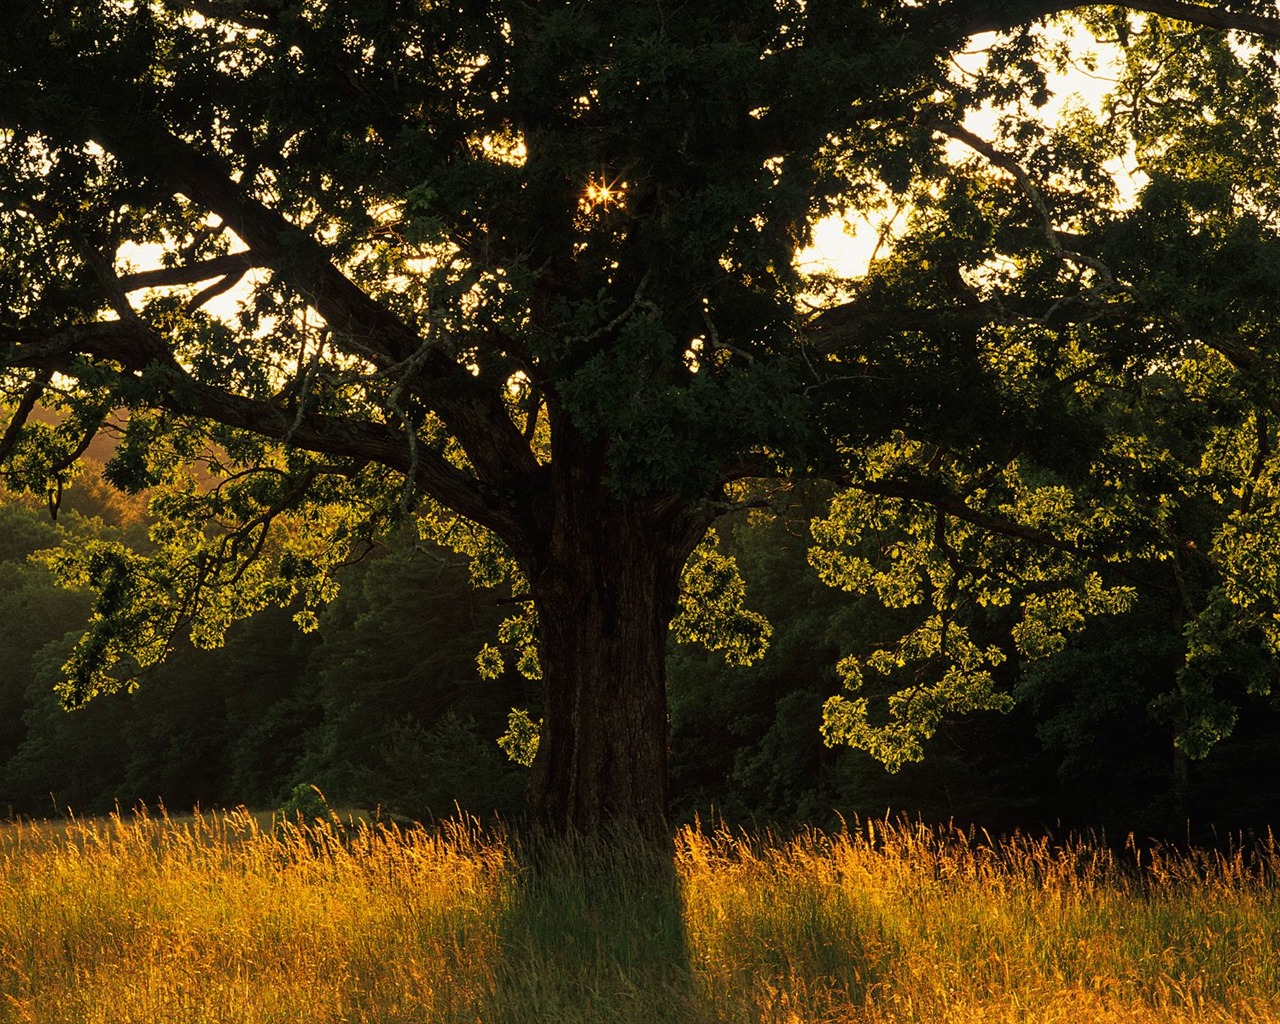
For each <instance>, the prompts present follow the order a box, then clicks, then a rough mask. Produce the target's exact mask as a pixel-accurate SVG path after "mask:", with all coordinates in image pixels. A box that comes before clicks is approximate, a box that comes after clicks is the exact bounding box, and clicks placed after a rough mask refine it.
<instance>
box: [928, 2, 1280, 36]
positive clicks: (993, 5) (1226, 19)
mask: <svg viewBox="0 0 1280 1024" xmlns="http://www.w3.org/2000/svg"><path fill="white" fill-rule="evenodd" d="M1094 6H1097V5H1096V4H1090V3H1079V2H1073V0H1010V2H1007V3H999V2H992V0H952V2H951V3H949V4H947V5H946V7H947V8H950V10H951V11H952V12H953V17H954V18H955V21H956V23H957V24H958V25H960V26H961V29H962V31H963V32H964V33H965V35H970V36H973V35H978V34H979V33H982V32H1000V31H1004V30H1005V29H1011V28H1016V27H1017V26H1019V25H1024V24H1026V23H1027V22H1029V21H1035V20H1036V19H1037V18H1043V17H1046V16H1048V15H1050V14H1061V13H1063V12H1065V11H1074V10H1078V9H1080V8H1082V7H1094ZM1114 6H1116V7H1123V8H1127V9H1128V10H1131V11H1142V12H1144V13H1146V14H1155V15H1158V16H1159V17H1162V18H1173V19H1175V20H1177V21H1185V22H1189V23H1190V24H1192V25H1203V26H1204V27H1206V28H1218V29H1236V30H1238V31H1240V32H1248V33H1251V34H1253V35H1258V36H1269V37H1271V38H1275V39H1280V18H1270V17H1262V16H1260V15H1257V14H1243V13H1240V12H1237V11H1225V10H1223V9H1222V8H1221V7H1217V6H1214V7H1206V6H1205V5H1204V4H1195V3H1186V2H1184V0H1137V2H1135V3H1125V4H1115V5H1114Z"/></svg>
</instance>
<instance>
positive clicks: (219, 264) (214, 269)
mask: <svg viewBox="0 0 1280 1024" xmlns="http://www.w3.org/2000/svg"><path fill="white" fill-rule="evenodd" d="M261 265H262V263H261V261H260V260H258V259H256V258H255V256H254V254H253V253H252V252H237V253H232V254H231V255H230V256H215V257H214V258H213V259H210V260H203V261H202V262H200V263H191V264H187V265H186V266H181V267H159V268H157V269H155V270H140V271H138V272H137V273H134V274H125V275H124V276H123V277H121V278H120V286H121V287H122V288H123V289H124V290H125V291H126V292H136V291H140V290H142V289H143V288H167V287H171V286H173V285H180V284H196V283H198V282H200V281H212V280H213V279H214V278H215V277H229V276H231V275H232V274H242V273H244V271H246V270H250V269H252V268H253V267H257V266H261Z"/></svg>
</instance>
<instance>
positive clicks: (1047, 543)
mask: <svg viewBox="0 0 1280 1024" xmlns="http://www.w3.org/2000/svg"><path fill="white" fill-rule="evenodd" d="M847 485H848V486H850V487H852V488H854V489H855V490H859V491H863V492H865V493H867V494H877V495H881V496H883V497H886V498H897V499H899V500H902V501H915V502H919V503H920V504H922V505H928V506H929V507H931V508H934V509H936V510H937V511H939V512H941V513H943V514H944V515H948V516H951V517H952V518H953V519H958V520H960V521H961V522H964V523H969V524H970V525H971V526H976V527H978V529H980V530H984V531H986V532H987V533H992V534H996V535H997V536H1002V537H1009V538H1011V539H1013V540H1019V541H1024V542H1026V543H1029V544H1034V545H1037V546H1039V547H1045V548H1049V549H1051V550H1054V551H1062V552H1064V553H1066V554H1071V555H1076V556H1078V557H1080V558H1083V559H1086V560H1088V561H1090V562H1092V563H1094V564H1095V565H1098V566H1099V567H1102V568H1105V569H1106V570H1108V571H1109V572H1113V573H1115V574H1116V575H1117V576H1118V577H1120V578H1121V579H1124V580H1128V581H1129V582H1130V583H1133V584H1135V585H1138V586H1142V587H1151V586H1153V584H1152V582H1151V581H1150V580H1149V579H1145V578H1142V577H1139V576H1137V575H1136V574H1134V573H1133V572H1132V570H1130V569H1128V568H1127V567H1126V566H1124V565H1121V564H1119V563H1118V562H1117V560H1116V558H1115V556H1114V555H1111V554H1108V553H1107V552H1105V551H1102V550H1099V549H1097V548H1093V547H1090V546H1088V545H1085V544H1081V543H1080V542H1079V541H1077V540H1068V539H1066V538H1064V537H1059V536H1058V535H1057V534H1054V533H1050V532H1049V531H1047V530H1041V529H1037V528H1036V527H1033V526H1026V525H1024V524H1022V523H1019V522H1015V521H1013V520H1010V519H1005V518H1003V517H1001V516H993V515H990V514H989V513H986V512H981V511H979V510H978V509H975V508H970V507H969V506H968V505H966V504H965V503H964V501H963V500H961V499H960V498H959V497H958V496H956V495H951V494H947V493H945V492H943V491H941V490H939V489H937V488H935V487H930V486H928V485H922V483H913V482H910V481H905V480H865V481H849V482H847Z"/></svg>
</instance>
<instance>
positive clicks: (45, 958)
mask: <svg viewBox="0 0 1280 1024" xmlns="http://www.w3.org/2000/svg"><path fill="white" fill-rule="evenodd" d="M675 853H676V856H675V858H674V861H671V860H667V859H664V858H659V857H654V856H651V855H647V854H645V853H644V852H643V851H642V850H641V849H640V848H639V847H632V846H627V845H625V844H617V845H613V846H605V845H599V846H594V847H591V846H584V847H579V848H576V849H574V850H572V851H566V850H564V849H557V850H547V849H543V850H542V851H541V852H540V853H539V855H538V856H536V857H532V856H529V855H528V854H526V853H525V852H523V850H522V848H521V847H520V846H519V844H517V843H515V842H513V841H511V840H510V839H508V838H506V837H504V836H503V835H501V834H495V833H493V832H484V831H482V830H480V829H479V828H477V827H476V826H474V825H473V824H471V823H453V824H447V825H445V826H444V827H443V828H441V829H440V830H438V831H437V832H427V831H424V830H417V829H413V830H404V829H400V828H397V827H394V826H393V827H388V828H382V827H377V828H370V827H367V826H360V827H357V828H353V829H350V828H349V829H345V830H344V829H342V828H341V827H339V826H338V825H336V824H335V823H332V822H318V823H316V824H315V825H314V826H312V827H308V828H306V829H297V828H289V829H286V830H283V831H276V832H272V831H271V830H270V829H269V828H264V827H263V825H262V824H261V819H259V818H255V817H254V816H252V815H250V814H249V813H248V812H245V811H237V812H230V813H226V814H216V815H205V816H196V817H194V818H187V819H183V820H181V821H179V820H170V819H167V818H165V817H163V816H162V817H132V818H112V819H110V820H105V819H104V820H97V821H88V822H82V823H73V824H71V825H69V826H66V825H64V826H58V827H55V826H46V825H39V826H37V825H15V826H5V827H2V828H0V1021H3V1022H6V1024H7V1022H11V1021H12V1022H18V1021H31V1022H39V1024H57V1022H67V1024H71V1022H75V1024H81V1022H85V1024H94V1022H101V1024H106V1022H139V1024H141V1022H147V1024H152V1022H169V1021H173V1022H184V1024H185V1022H211V1024H212V1022H219V1024H221V1022H245V1024H250V1022H252V1024H268V1022H285V1021H289V1022H294V1021H305V1022H313V1021H315V1022H320V1021H323V1022H340V1021H351V1022H356V1021H363V1022H379V1024H392V1022H396V1024H401V1022H404V1024H407V1022H424V1024H425V1022H436V1021H441V1022H461V1021H466V1022H477V1021H484V1022H489V1021H493V1022H518V1021H519V1022H523V1021H528V1022H534V1021H537V1022H548V1021H550V1022H572V1021H582V1022H585V1021H601V1022H604V1021H608V1022H615V1021H616V1022H637V1024H639V1022H645V1024H652V1022H666V1021H673V1022H685V1021H688V1022H702V1021H743V1022H746V1021H752V1022H755V1021H767V1022H779V1024H782V1022H787V1024H793V1022H802V1021H804V1022H808V1021H865V1022H875V1024H887V1022H920V1024H925V1022H928V1024H936V1022H952V1024H961V1022H974V1024H976V1022H979V1021H982V1022H988V1021H994V1022H1014V1021H1027V1022H1032V1021H1034V1022H1055V1021H1061V1022H1063V1024H1066V1022H1072V1024H1074V1022H1078V1021H1102V1022H1107V1021H1116V1022H1120V1021H1124V1022H1152V1024H1155V1022H1161V1024H1168V1022H1174V1024H1176V1022H1207V1021H1217V1022H1225V1021H1280V952H1277V949H1278V947H1280V883H1278V882H1277V869H1280V849H1277V848H1276V847H1275V846H1274V845H1265V844H1264V845H1263V846H1262V847H1260V848H1258V849H1255V850H1250V851H1247V852H1246V851H1242V852H1240V853H1239V854H1237V855H1235V856H1219V855H1216V854H1215V855H1209V854H1204V855H1192V856H1177V855H1174V854H1171V853H1168V852H1162V851H1160V850H1158V849H1157V850H1155V851H1145V852H1144V853H1143V855H1142V857H1141V860H1142V868H1141V870H1138V869H1137V867H1136V863H1137V860H1138V857H1137V851H1135V850H1133V849H1132V848H1131V849H1130V850H1129V851H1128V852H1127V853H1126V854H1123V855H1112V854H1110V853H1108V852H1107V851H1105V850H1103V849H1100V848H1097V847H1093V846H1090V845H1087V844H1074V845H1068V846H1066V847H1063V848H1053V847H1051V846H1050V845H1049V844H1048V843H1046V842H1041V841H1033V840H1029V839H1014V840H1011V841H1006V842H1003V843H995V842H992V841H989V840H988V839H986V838H985V837H982V836H977V837H975V836H972V835H963V834H959V833H938V832H933V831H930V830H928V829H924V828H921V827H915V826H907V825H902V826H893V825H889V826H886V825H883V824H881V823H871V824H867V825H864V826H861V827H859V828H858V829H856V830H853V831H851V832H848V833H843V834H840V835H824V834H821V833H817V832H811V833H807V834H805V835H803V836H801V837H799V838H797V839H794V840H790V841H781V840H779V841H774V840H772V839H769V838H753V837H745V836H740V835H739V836H735V835H731V834H728V833H725V832H721V833H719V834H715V835H710V836H707V835H702V834H700V833H697V832H694V831H689V830H686V831H683V832H681V833H680V834H679V835H678V836H677V837H676V839H675Z"/></svg>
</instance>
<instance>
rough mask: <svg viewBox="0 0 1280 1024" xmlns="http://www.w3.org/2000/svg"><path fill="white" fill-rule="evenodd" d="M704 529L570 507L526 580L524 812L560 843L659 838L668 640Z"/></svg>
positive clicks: (668, 519)
mask: <svg viewBox="0 0 1280 1024" xmlns="http://www.w3.org/2000/svg"><path fill="white" fill-rule="evenodd" d="M705 528H706V524H705V523H700V522H698V521H697V519H696V517H695V516H693V515H690V514H688V513H687V512H685V511H677V512H676V513H675V514H672V512H671V511H670V510H667V511H665V512H664V511H663V510H661V509H659V508H657V507H655V506H649V507H648V508H636V507H633V506H627V507H615V508H613V509H611V510H606V509H602V508H599V507H594V503H592V502H588V503H584V504H580V505H578V506H577V512H576V514H574V513H572V512H570V513H569V514H567V515H566V514H564V510H562V514H561V515H560V516H559V517H558V519H557V524H556V528H555V531H554V540H553V543H552V544H551V546H550V548H549V549H548V550H547V554H546V557H545V560H544V561H543V564H542V565H541V566H540V567H539V569H538V571H537V574H536V577H535V578H534V580H533V584H532V590H533V600H534V603H535V606H536V608H537V612H538V624H539V641H540V652H541V659H542V673H543V695H544V696H543V717H542V732H541V738H540V742H539V747H538V756H537V758H536V759H535V762H534V766H533V779H532V782H531V787H530V794H529V799H530V804H531V809H532V812H533V817H534V820H535V822H536V824H537V825H538V826H539V827H541V828H543V829H545V830H547V831H549V832H552V833H555V834H557V835H563V834H573V833H581V834H587V835H590V834H600V833H608V832H610V831H614V830H618V831H622V830H625V831H632V830H635V829H638V830H639V831H640V832H641V833H643V834H646V835H649V836H652V837H655V838H656V837H663V838H669V837H668V835H667V732H668V728H667V680H666V641H667V630H668V626H669V625H670V622H671V619H672V617H673V616H674V615H675V613H676V610H677V599H678V596H679V582H680V573H681V570H682V568H683V566H684V562H685V560H686V559H687V558H688V555H689V552H690V551H691V550H692V548H693V547H694V545H696V544H697V542H698V539H699V538H700V537H701V536H702V533H703V532H704V531H705Z"/></svg>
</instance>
